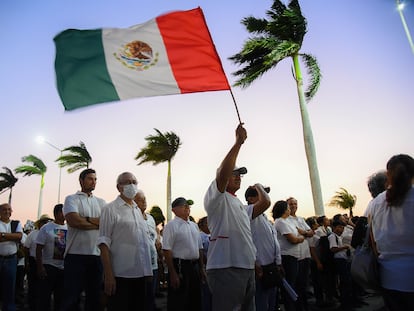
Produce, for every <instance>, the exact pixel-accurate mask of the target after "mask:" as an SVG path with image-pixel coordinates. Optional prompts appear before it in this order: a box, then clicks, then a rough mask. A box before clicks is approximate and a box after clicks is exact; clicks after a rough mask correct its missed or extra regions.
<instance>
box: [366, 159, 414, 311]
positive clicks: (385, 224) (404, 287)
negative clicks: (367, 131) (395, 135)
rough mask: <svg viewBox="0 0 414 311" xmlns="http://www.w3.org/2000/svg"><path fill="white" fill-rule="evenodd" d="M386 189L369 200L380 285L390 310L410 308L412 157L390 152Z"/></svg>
mask: <svg viewBox="0 0 414 311" xmlns="http://www.w3.org/2000/svg"><path fill="white" fill-rule="evenodd" d="M387 177H388V189H387V190H386V191H385V192H383V193H381V194H380V195H378V196H377V197H376V198H375V199H374V200H373V201H372V209H371V217H372V233H373V237H374V240H375V243H376V247H377V251H378V254H379V257H378V262H379V269H380V278H381V285H382V287H383V288H384V293H383V297H384V301H385V304H386V306H387V307H388V309H389V310H391V311H394V310H411V309H412V304H413V301H414V240H413V237H414V226H413V223H414V188H413V186H412V182H413V178H414V159H413V158H412V157H410V156H409V155H405V154H400V155H395V156H393V157H392V158H391V159H390V160H389V161H388V163H387Z"/></svg>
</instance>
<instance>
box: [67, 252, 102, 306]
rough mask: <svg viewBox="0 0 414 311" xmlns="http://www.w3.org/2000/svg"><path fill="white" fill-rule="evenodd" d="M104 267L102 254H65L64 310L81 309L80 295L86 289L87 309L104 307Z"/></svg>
mask: <svg viewBox="0 0 414 311" xmlns="http://www.w3.org/2000/svg"><path fill="white" fill-rule="evenodd" d="M102 272H103V269H102V261H101V257H100V256H94V255H75V254H67V255H66V256H65V269H64V282H63V283H64V286H63V288H64V295H63V301H62V310H63V311H74V310H80V308H79V297H80V294H81V292H82V291H83V290H84V291H85V295H86V300H85V309H84V310H85V311H99V310H101V309H102V306H101V305H102V303H101V297H102V292H103V290H102V289H103V287H102V286H103V274H102Z"/></svg>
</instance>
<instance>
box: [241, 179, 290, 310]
mask: <svg viewBox="0 0 414 311" xmlns="http://www.w3.org/2000/svg"><path fill="white" fill-rule="evenodd" d="M268 191H270V188H263V187H262V186H261V185H258V186H256V187H249V188H247V190H246V192H245V194H244V197H245V199H246V201H247V203H248V204H249V205H248V207H247V212H248V214H249V215H250V216H252V215H253V210H254V208H255V205H256V204H258V202H260V198H264V199H265V200H267V201H268V202H269V205H270V198H269V195H268V194H267V192H268ZM250 226H251V229H252V238H253V243H254V245H255V246H256V249H257V253H256V295H255V303H256V311H267V310H275V309H276V305H277V301H276V300H277V298H276V297H277V293H276V290H277V289H276V285H273V286H270V285H268V284H265V283H264V282H262V281H263V273H264V272H265V270H266V268H267V267H270V266H276V267H277V269H278V272H279V275H274V278H275V280H276V278H277V277H281V275H282V270H283V268H282V257H281V253H280V246H279V242H278V240H277V233H276V230H275V229H274V228H273V225H272V223H271V222H270V221H269V220H268V219H267V217H266V215H265V214H264V213H262V214H260V215H257V217H255V218H253V217H252V219H251V221H250Z"/></svg>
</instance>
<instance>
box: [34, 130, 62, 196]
mask: <svg viewBox="0 0 414 311" xmlns="http://www.w3.org/2000/svg"><path fill="white" fill-rule="evenodd" d="M37 141H38V142H39V143H46V144H48V145H49V146H50V147H52V148H53V149H56V150H57V151H59V152H60V156H62V152H63V150H62V149H60V148H58V147H56V146H55V145H54V144H52V143H50V142H48V141H47V140H46V139H45V138H44V137H42V136H38V137H37ZM61 180H62V168H61V167H60V166H59V188H58V201H57V203H60V185H61Z"/></svg>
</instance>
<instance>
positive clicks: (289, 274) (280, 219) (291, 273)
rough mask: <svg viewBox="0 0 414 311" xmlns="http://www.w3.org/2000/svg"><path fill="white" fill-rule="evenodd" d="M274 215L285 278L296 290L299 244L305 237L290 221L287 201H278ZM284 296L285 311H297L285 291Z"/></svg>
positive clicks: (273, 211)
mask: <svg viewBox="0 0 414 311" xmlns="http://www.w3.org/2000/svg"><path fill="white" fill-rule="evenodd" d="M272 214H273V218H274V219H275V229H276V230H277V239H278V241H279V244H280V252H281V254H282V266H283V270H284V271H285V278H286V281H288V283H289V284H290V285H291V286H292V287H293V288H295V283H296V279H297V275H298V258H299V257H300V247H299V244H300V243H303V241H304V240H305V237H304V236H303V235H300V234H299V232H298V229H297V228H296V225H295V224H294V223H293V222H292V221H290V220H289V219H288V217H289V215H290V209H289V206H288V204H287V202H286V201H277V202H276V203H275V205H274V207H273V210H272ZM295 290H296V289H295ZM282 294H283V295H284V301H285V310H286V311H291V310H296V306H295V302H294V301H293V300H292V299H291V298H290V297H289V295H286V294H285V291H283V292H282Z"/></svg>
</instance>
